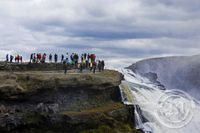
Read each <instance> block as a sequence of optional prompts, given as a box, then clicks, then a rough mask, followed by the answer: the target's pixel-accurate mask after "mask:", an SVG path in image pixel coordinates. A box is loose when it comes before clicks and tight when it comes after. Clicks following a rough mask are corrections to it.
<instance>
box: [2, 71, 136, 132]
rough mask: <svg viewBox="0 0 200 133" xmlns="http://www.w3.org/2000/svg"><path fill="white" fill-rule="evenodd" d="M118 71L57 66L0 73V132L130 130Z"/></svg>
mask: <svg viewBox="0 0 200 133" xmlns="http://www.w3.org/2000/svg"><path fill="white" fill-rule="evenodd" d="M122 78H123V76H122V75H121V74H120V73H118V72H116V71H111V70H106V71H104V72H101V73H97V74H92V73H82V74H80V73H68V74H67V75H64V74H63V72H59V71H48V72H42V71H26V72H21V71H20V72H8V71H1V72H0V132H15V133H18V132H20V133H21V132H22V133H23V132H26V133H27V132H47V131H49V132H56V133H57V132H70V133H73V132H74V133H76V132H99V131H100V132H111V133H112V132H113V133H114V132H122V133H126V132H130V131H131V130H132V126H131V124H132V122H133V116H132V107H126V106H125V105H123V104H122V103H121V102H120V101H121V99H120V92H119V88H118V86H119V84H120V83H121V80H122Z"/></svg>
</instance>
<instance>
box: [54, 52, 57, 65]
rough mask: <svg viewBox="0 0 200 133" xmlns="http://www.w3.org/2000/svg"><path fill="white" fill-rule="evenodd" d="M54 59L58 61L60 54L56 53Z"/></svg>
mask: <svg viewBox="0 0 200 133" xmlns="http://www.w3.org/2000/svg"><path fill="white" fill-rule="evenodd" d="M54 61H55V63H57V61H58V55H57V54H55V55H54Z"/></svg>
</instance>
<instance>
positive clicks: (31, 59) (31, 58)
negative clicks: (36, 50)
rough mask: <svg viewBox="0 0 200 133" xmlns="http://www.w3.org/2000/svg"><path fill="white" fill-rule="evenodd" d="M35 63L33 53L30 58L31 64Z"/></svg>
mask: <svg viewBox="0 0 200 133" xmlns="http://www.w3.org/2000/svg"><path fill="white" fill-rule="evenodd" d="M31 62H33V53H32V54H31V56H30V63H31Z"/></svg>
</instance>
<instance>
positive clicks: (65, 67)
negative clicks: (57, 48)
mask: <svg viewBox="0 0 200 133" xmlns="http://www.w3.org/2000/svg"><path fill="white" fill-rule="evenodd" d="M63 65H64V74H65V75H66V74H67V62H66V61H63Z"/></svg>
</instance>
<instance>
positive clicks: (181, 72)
mask: <svg viewBox="0 0 200 133" xmlns="http://www.w3.org/2000/svg"><path fill="white" fill-rule="evenodd" d="M128 68H129V69H132V70H133V71H135V72H137V73H138V74H140V75H142V76H145V77H147V78H149V79H150V80H151V81H153V82H159V83H161V84H162V85H164V86H165V88H167V89H180V90H183V91H186V92H188V93H189V94H190V95H192V96H193V97H195V98H197V99H200V96H199V89H200V82H199V80H200V55H196V56H177V57H165V58H153V59H147V60H142V61H139V62H137V63H135V64H133V65H131V66H130V67H128Z"/></svg>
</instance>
